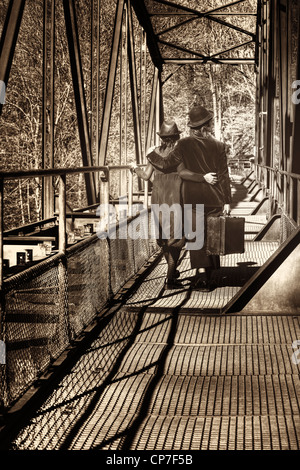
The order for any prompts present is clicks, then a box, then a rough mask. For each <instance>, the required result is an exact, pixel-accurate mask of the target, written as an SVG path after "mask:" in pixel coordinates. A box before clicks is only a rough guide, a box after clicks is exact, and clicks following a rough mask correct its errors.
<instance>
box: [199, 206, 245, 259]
mask: <svg viewBox="0 0 300 470" xmlns="http://www.w3.org/2000/svg"><path fill="white" fill-rule="evenodd" d="M244 240H245V219H244V218H243V217H231V216H223V215H222V216H219V217H208V218H207V229H206V253H207V254H208V255H229V254H231V253H244V252H245V245H244Z"/></svg>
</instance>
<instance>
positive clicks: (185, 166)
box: [147, 106, 231, 291]
mask: <svg viewBox="0 0 300 470" xmlns="http://www.w3.org/2000/svg"><path fill="white" fill-rule="evenodd" d="M212 120H213V115H212V114H211V113H210V112H209V111H208V110H207V109H205V108H204V107H202V106H195V107H194V108H193V109H191V111H190V113H189V122H188V126H189V127H190V136H189V137H186V138H182V139H181V140H179V141H178V143H177V146H176V147H175V149H174V150H173V152H171V153H170V154H169V156H168V157H167V158H165V159H162V158H161V157H160V156H159V155H158V154H157V153H156V152H155V151H154V152H151V153H150V154H149V155H147V158H148V160H149V162H150V163H151V164H152V165H153V166H154V167H156V168H157V169H163V170H166V169H167V168H168V167H174V166H175V165H176V166H177V171H178V172H179V175H180V176H181V177H182V179H183V185H182V197H183V203H184V204H191V205H192V208H193V210H192V214H193V227H195V221H196V220H197V210H198V208H199V205H201V204H203V205H204V215H205V221H206V220H207V217H208V216H209V215H215V216H216V215H220V214H222V213H223V212H226V213H228V214H229V213H230V203H231V190H230V179H229V174H228V166H227V158H226V151H225V145H224V144H223V143H222V142H219V141H217V140H216V139H215V138H213V137H212V135H211V125H212ZM189 172H192V173H193V174H195V173H197V174H198V181H197V182H195V181H194V180H193V181H192V180H191V178H189ZM197 205H198V208H197ZM205 226H206V222H205ZM205 232H206V230H205ZM190 260H191V268H192V269H194V268H195V269H196V276H195V282H194V288H199V289H201V290H208V291H209V290H212V289H213V288H214V287H215V286H214V284H213V282H212V280H211V275H212V270H213V269H217V268H219V267H220V259H219V256H212V255H207V254H206V250H205V244H204V247H203V248H202V249H200V250H190ZM200 268H204V269H205V272H206V280H205V281H202V280H201V277H200V271H199V270H200Z"/></svg>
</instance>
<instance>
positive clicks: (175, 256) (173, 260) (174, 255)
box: [167, 246, 181, 279]
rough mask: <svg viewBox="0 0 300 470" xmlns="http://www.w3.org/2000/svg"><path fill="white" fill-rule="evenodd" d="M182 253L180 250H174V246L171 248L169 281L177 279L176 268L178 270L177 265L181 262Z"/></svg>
mask: <svg viewBox="0 0 300 470" xmlns="http://www.w3.org/2000/svg"><path fill="white" fill-rule="evenodd" d="M180 252H181V249H180V248H174V247H172V246H170V247H169V253H168V272H167V278H168V279H175V277H176V268H177V263H178V260H179V256H180Z"/></svg>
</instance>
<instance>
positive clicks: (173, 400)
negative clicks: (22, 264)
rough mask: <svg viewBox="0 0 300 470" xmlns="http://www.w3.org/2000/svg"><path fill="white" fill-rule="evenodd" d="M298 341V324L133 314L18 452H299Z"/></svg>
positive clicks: (114, 322) (87, 358)
mask: <svg viewBox="0 0 300 470" xmlns="http://www.w3.org/2000/svg"><path fill="white" fill-rule="evenodd" d="M158 268H159V269H162V268H161V267H158ZM140 289H142V291H143V289H144V284H143V285H142V286H141V287H140ZM137 294H138V293H137ZM142 295H144V291H143V292H142ZM176 296H177V294H176ZM182 303H183V302H182ZM299 337H300V321H299V316H284V315H276V316H272V315H264V316H258V315H249V316H246V315H226V316H225V315H218V314H199V313H196V314H195V313H194V312H193V309H190V313H189V314H188V313H186V312H184V313H180V309H179V308H178V309H176V308H175V309H173V310H172V312H170V313H166V312H165V313H163V312H159V311H157V312H156V313H155V310H150V311H149V309H148V307H147V306H142V307H141V308H139V309H135V310H132V308H131V307H130V305H126V306H125V307H123V308H122V309H120V310H119V311H117V312H116V313H115V314H114V315H113V316H112V318H111V320H110V322H109V323H108V324H107V326H106V327H105V328H104V329H103V330H102V332H101V333H100V334H99V336H98V338H97V339H96V340H95V341H94V342H93V344H92V345H91V347H90V348H89V349H88V350H86V352H85V354H83V355H82V357H81V358H80V360H79V361H78V362H77V363H76V365H75V366H74V368H73V369H72V371H71V372H70V373H69V374H68V375H66V376H65V377H64V379H63V380H62V381H61V383H60V385H59V387H57V388H56V390H55V391H54V392H53V393H52V395H51V396H50V397H49V398H48V400H47V401H46V402H45V403H44V405H43V406H42V407H41V408H40V409H39V410H38V411H37V413H36V415H35V416H34V417H32V419H31V421H30V423H28V425H27V426H26V427H25V428H24V429H23V430H22V431H21V432H20V433H19V435H18V437H17V438H16V439H15V441H14V443H13V448H14V449H18V450H19V449H26V450H52V449H65V450H66V449H67V450H97V449H99V450H100V449H102V450H104V449H110V450H121V449H122V450H210V449H219V450H243V449H244V450H298V449H299V447H300V418H299V409H300V398H299V391H300V390H299V372H300V367H299V365H297V364H294V362H293V360H292V355H293V352H294V350H293V349H292V343H293V341H295V339H297V338H299Z"/></svg>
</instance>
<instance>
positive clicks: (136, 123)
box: [128, 0, 142, 163]
mask: <svg viewBox="0 0 300 470" xmlns="http://www.w3.org/2000/svg"><path fill="white" fill-rule="evenodd" d="M128 60H129V77H130V88H131V98H132V113H133V128H134V139H135V149H136V161H137V163H142V143H141V128H140V113H139V104H138V90H137V77H136V63H135V50H134V38H133V24H132V11H131V5H130V0H128Z"/></svg>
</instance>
